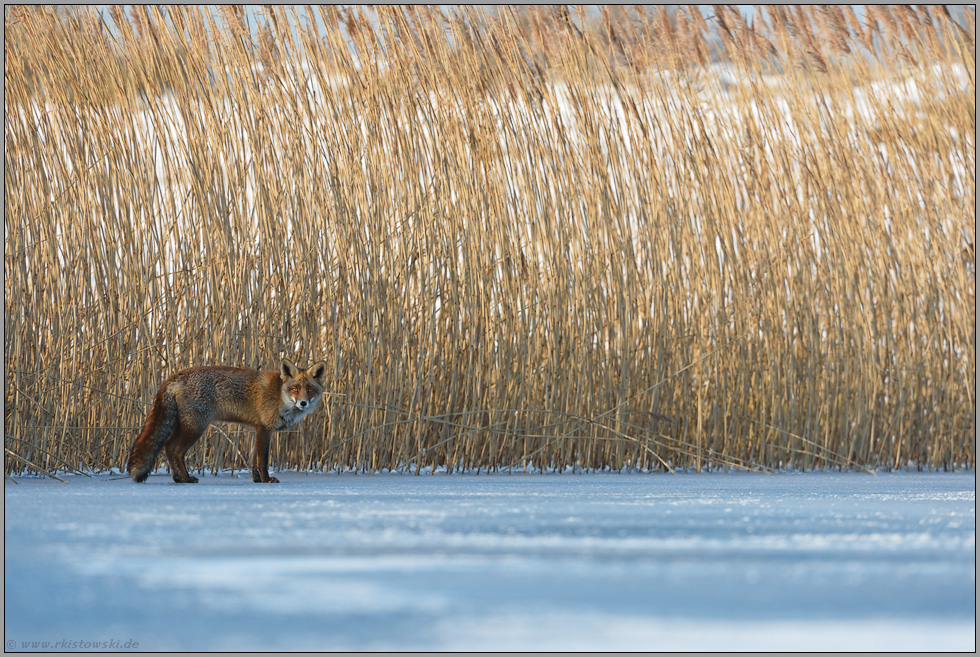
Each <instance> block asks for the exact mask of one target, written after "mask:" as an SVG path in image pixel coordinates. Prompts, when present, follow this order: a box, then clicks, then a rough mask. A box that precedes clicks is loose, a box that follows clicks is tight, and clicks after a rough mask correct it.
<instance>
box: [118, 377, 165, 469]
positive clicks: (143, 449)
mask: <svg viewBox="0 0 980 657" xmlns="http://www.w3.org/2000/svg"><path fill="white" fill-rule="evenodd" d="M168 383H170V382H169V381H168V382H166V383H164V384H163V385H162V386H160V390H158V391H157V396H156V397H155V398H154V399H153V405H152V406H151V407H150V415H149V416H148V417H147V418H146V424H145V425H143V431H141V432H140V436H139V438H137V439H136V442H135V443H133V449H132V450H130V452H129V465H128V466H127V468H128V470H129V476H130V477H132V478H133V481H135V482H138V483H139V482H144V481H146V478H147V477H149V476H150V471H151V470H153V465H154V464H155V463H156V462H157V455H159V454H160V450H162V449H163V446H164V445H166V444H167V441H168V440H169V439H170V436H171V435H172V434H173V432H174V429H175V428H177V421H178V420H177V399H176V398H175V397H174V396H173V395H172V394H171V393H170V392H168V390H167V387H168V385H167V384H168Z"/></svg>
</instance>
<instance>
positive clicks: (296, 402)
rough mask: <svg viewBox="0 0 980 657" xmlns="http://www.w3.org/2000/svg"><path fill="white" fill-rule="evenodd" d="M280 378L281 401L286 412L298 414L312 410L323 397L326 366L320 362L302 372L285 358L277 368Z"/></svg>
mask: <svg viewBox="0 0 980 657" xmlns="http://www.w3.org/2000/svg"><path fill="white" fill-rule="evenodd" d="M279 376H280V377H281V378H282V400H283V402H284V403H285V404H286V408H287V409H288V410H296V411H299V412H301V413H302V412H304V411H309V410H313V407H314V406H316V404H317V402H318V401H320V397H321V396H322V395H323V384H324V381H325V380H326V377H327V364H326V363H325V362H323V361H322V360H321V361H320V362H319V363H317V364H316V365H314V366H313V367H311V368H310V369H308V370H306V371H303V370H300V369H299V368H298V367H296V366H295V365H293V363H292V362H291V361H289V360H287V359H285V358H283V359H282V364H281V365H280V366H279Z"/></svg>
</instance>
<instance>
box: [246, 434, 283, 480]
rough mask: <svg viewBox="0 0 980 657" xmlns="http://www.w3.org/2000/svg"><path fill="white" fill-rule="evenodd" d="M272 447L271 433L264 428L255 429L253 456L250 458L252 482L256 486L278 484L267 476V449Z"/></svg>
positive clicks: (273, 478)
mask: <svg viewBox="0 0 980 657" xmlns="http://www.w3.org/2000/svg"><path fill="white" fill-rule="evenodd" d="M271 445H272V432H271V431H269V430H268V429H266V428H265V427H256V428H255V455H254V456H253V457H252V481H254V482H255V483H257V484H278V483H279V480H278V479H276V478H275V477H270V476H269V447H270V446H271Z"/></svg>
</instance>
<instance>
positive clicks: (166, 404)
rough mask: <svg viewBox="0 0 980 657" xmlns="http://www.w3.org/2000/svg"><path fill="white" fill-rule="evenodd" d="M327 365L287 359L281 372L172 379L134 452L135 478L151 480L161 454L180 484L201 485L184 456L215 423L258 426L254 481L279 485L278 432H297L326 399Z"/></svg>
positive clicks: (192, 372)
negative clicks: (273, 447) (273, 456)
mask: <svg viewBox="0 0 980 657" xmlns="http://www.w3.org/2000/svg"><path fill="white" fill-rule="evenodd" d="M326 375H327V364H326V363H324V362H323V361H320V362H319V363H317V364H316V365H314V366H313V367H311V368H309V369H308V370H305V371H304V370H300V369H299V368H298V367H296V366H295V365H293V364H292V363H291V362H290V361H288V360H286V359H283V361H282V364H281V365H280V367H279V370H267V371H265V372H259V371H255V370H243V369H239V368H237V367H194V368H191V369H189V370H183V371H181V372H177V373H176V374H174V375H173V376H170V377H169V378H167V379H166V380H165V381H164V382H163V384H162V385H161V386H160V389H159V390H158V391H157V394H156V397H155V398H154V399H153V405H152V406H151V407H150V414H149V416H148V417H147V418H146V424H145V425H144V426H143V431H142V432H140V435H139V437H138V438H137V439H136V442H135V443H134V444H133V448H132V450H131V451H130V454H129V465H128V468H129V475H130V476H131V477H132V478H133V481H136V482H142V481H146V478H147V477H148V476H149V474H150V472H152V471H153V466H154V465H155V464H156V460H157V456H158V455H159V454H160V451H161V450H164V451H165V452H166V455H167V460H168V461H169V463H170V472H171V473H172V474H173V478H174V481H176V482H177V483H197V477H193V476H191V475H190V474H188V472H187V467H186V466H185V464H184V454H186V453H187V450H188V449H190V448H191V447H192V446H193V445H194V443H196V442H197V439H198V438H200V437H201V434H203V433H204V430H205V429H207V428H208V425H210V424H211V423H212V422H236V423H239V424H248V425H251V426H253V427H255V454H254V456H253V458H252V480H253V481H256V482H262V483H278V481H279V480H278V479H276V478H275V477H270V476H269V446H270V444H271V442H272V434H273V433H275V432H276V431H281V430H283V429H291V428H292V427H294V426H296V424H298V423H299V421H300V420H302V419H303V418H304V417H306V416H307V415H309V414H310V413H311V412H312V411H313V409H314V408H316V406H317V404H318V403H319V401H320V398H321V397H322V396H323V385H324V381H325V379H326Z"/></svg>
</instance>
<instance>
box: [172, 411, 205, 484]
mask: <svg viewBox="0 0 980 657" xmlns="http://www.w3.org/2000/svg"><path fill="white" fill-rule="evenodd" d="M205 428H206V427H205ZM203 433H204V428H200V427H196V426H189V425H187V424H185V423H183V422H181V425H180V428H179V429H178V430H177V431H175V432H174V436H173V438H171V439H170V442H168V443H167V445H166V447H165V448H164V449H165V451H166V453H167V461H169V462H170V474H171V475H173V478H174V481H175V482H176V483H178V484H196V483H197V482H198V479H197V477H195V476H193V475H191V474H189V473H188V472H187V466H186V465H185V464H184V454H186V453H187V450H189V449H190V448H191V447H193V446H194V443H196V442H197V440H198V438H200V437H201V434H203Z"/></svg>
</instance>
